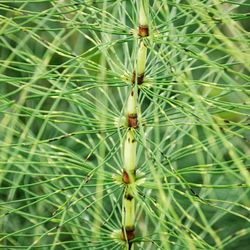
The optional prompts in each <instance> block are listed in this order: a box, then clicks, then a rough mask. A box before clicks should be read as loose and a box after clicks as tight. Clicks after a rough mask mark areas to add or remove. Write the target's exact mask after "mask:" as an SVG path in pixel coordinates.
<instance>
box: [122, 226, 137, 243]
mask: <svg viewBox="0 0 250 250" xmlns="http://www.w3.org/2000/svg"><path fill="white" fill-rule="evenodd" d="M124 231H125V233H126V235H125V233H124ZM134 238H135V229H134V227H132V228H129V227H126V228H125V230H124V228H122V240H124V241H125V240H126V239H127V240H128V241H129V240H133V239H134Z"/></svg>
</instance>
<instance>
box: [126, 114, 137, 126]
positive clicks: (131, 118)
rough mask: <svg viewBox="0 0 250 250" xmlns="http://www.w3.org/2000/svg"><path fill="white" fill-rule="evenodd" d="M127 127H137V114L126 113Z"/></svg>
mask: <svg viewBox="0 0 250 250" xmlns="http://www.w3.org/2000/svg"><path fill="white" fill-rule="evenodd" d="M128 127H130V128H138V120H137V114H130V115H128Z"/></svg>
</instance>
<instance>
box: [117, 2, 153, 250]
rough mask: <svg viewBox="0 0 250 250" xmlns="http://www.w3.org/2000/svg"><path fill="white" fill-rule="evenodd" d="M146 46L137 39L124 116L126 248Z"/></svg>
mask: <svg viewBox="0 0 250 250" xmlns="http://www.w3.org/2000/svg"><path fill="white" fill-rule="evenodd" d="M148 35H149V30H148V20H147V17H146V13H145V9H144V1H143V0H141V2H140V16H139V29H138V36H139V37H141V38H143V37H146V36H148ZM146 57H147V47H146V45H145V43H144V40H143V39H140V40H139V48H138V54H137V65H136V69H135V71H134V72H133V77H132V90H131V93H130V95H129V97H128V102H127V109H126V116H127V125H128V127H129V129H128V130H127V134H126V137H125V142H124V172H123V182H124V184H125V189H124V190H125V191H124V196H123V214H122V225H123V227H122V239H123V240H124V241H126V247H125V249H126V250H130V249H133V243H132V242H131V240H133V239H134V237H135V192H136V182H135V181H136V144H137V143H136V138H135V129H137V128H138V126H139V124H138V115H137V105H138V103H137V95H138V93H137V92H136V91H135V90H137V86H138V85H141V84H142V83H143V81H144V72H145V66H146Z"/></svg>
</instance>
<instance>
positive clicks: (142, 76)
mask: <svg viewBox="0 0 250 250" xmlns="http://www.w3.org/2000/svg"><path fill="white" fill-rule="evenodd" d="M135 79H136V73H135V71H134V72H133V76H132V83H133V84H135ZM143 81H144V73H143V74H140V75H137V84H138V85H141V84H143Z"/></svg>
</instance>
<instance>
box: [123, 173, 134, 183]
mask: <svg viewBox="0 0 250 250" xmlns="http://www.w3.org/2000/svg"><path fill="white" fill-rule="evenodd" d="M133 175H134V176H135V170H134V171H133ZM122 180H123V182H124V183H125V184H129V183H130V180H129V174H128V172H127V171H126V170H123V173H122Z"/></svg>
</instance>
